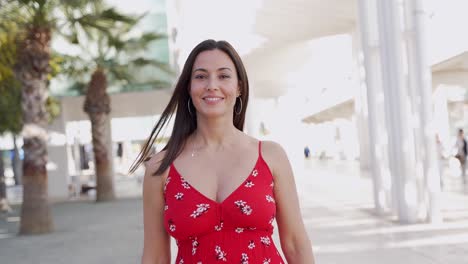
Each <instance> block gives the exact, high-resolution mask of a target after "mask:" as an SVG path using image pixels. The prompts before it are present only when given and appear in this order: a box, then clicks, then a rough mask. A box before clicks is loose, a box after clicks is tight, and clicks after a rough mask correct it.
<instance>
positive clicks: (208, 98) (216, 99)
mask: <svg viewBox="0 0 468 264" xmlns="http://www.w3.org/2000/svg"><path fill="white" fill-rule="evenodd" d="M205 100H207V101H212V102H214V101H219V100H221V98H212V97H207V98H205Z"/></svg>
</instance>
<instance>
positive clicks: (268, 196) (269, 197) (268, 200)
mask: <svg viewBox="0 0 468 264" xmlns="http://www.w3.org/2000/svg"><path fill="white" fill-rule="evenodd" d="M265 198H266V200H267V202H269V203H275V198H273V197H272V196H271V195H268V194H267V195H265Z"/></svg>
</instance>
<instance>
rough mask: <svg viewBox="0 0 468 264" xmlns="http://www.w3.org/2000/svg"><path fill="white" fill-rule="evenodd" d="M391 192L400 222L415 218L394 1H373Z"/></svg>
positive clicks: (406, 104) (411, 155)
mask: <svg viewBox="0 0 468 264" xmlns="http://www.w3.org/2000/svg"><path fill="white" fill-rule="evenodd" d="M377 9H378V22H379V43H380V48H381V49H380V53H381V60H382V79H383V88H384V96H385V100H384V105H385V116H386V121H387V131H388V140H389V145H388V146H389V147H388V149H389V161H390V171H391V174H392V195H393V197H394V199H393V200H394V201H395V202H396V208H397V214H398V219H399V221H400V222H401V223H415V222H417V221H418V209H419V201H418V196H419V194H418V188H417V178H416V176H415V174H416V171H415V168H414V164H415V156H414V136H413V133H412V132H413V131H412V128H411V123H410V122H411V120H409V118H408V117H409V116H410V115H409V114H410V111H409V110H410V98H408V94H407V87H406V85H405V80H404V76H403V59H402V52H403V47H402V44H403V40H402V35H401V28H400V15H399V6H398V1H397V0H379V1H377Z"/></svg>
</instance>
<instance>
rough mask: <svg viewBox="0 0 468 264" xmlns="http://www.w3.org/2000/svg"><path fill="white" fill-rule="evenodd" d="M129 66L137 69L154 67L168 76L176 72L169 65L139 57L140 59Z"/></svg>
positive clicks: (131, 62) (132, 61) (134, 60)
mask: <svg viewBox="0 0 468 264" xmlns="http://www.w3.org/2000/svg"><path fill="white" fill-rule="evenodd" d="M128 64H129V65H130V66H134V67H136V68H139V67H145V66H153V67H155V68H157V69H159V70H162V71H163V72H165V73H167V74H170V75H172V74H174V71H173V70H172V68H171V67H170V66H169V65H168V64H167V63H164V62H161V61H158V60H155V59H148V58H143V57H139V58H136V59H133V60H131V61H130V62H129V63H128Z"/></svg>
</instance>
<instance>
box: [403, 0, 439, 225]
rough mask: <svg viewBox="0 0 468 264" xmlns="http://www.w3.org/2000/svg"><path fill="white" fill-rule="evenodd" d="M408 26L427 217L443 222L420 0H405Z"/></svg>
mask: <svg viewBox="0 0 468 264" xmlns="http://www.w3.org/2000/svg"><path fill="white" fill-rule="evenodd" d="M405 14H406V16H405V18H406V19H405V28H406V32H405V33H406V41H407V49H408V66H409V67H408V70H409V75H408V76H409V78H410V85H412V86H413V87H411V89H410V90H413V91H414V94H415V99H416V102H415V105H414V107H415V109H416V111H415V112H416V113H417V117H418V119H419V125H420V127H418V132H419V133H418V134H417V137H419V142H420V144H418V145H417V147H418V148H419V149H420V151H419V153H420V160H421V162H422V171H423V175H424V179H423V181H422V182H423V192H422V193H423V194H424V198H425V199H424V200H426V203H427V209H428V211H427V220H428V221H430V222H440V221H441V220H442V216H441V214H440V174H439V169H438V162H437V154H436V146H435V127H434V119H433V101H432V76H431V74H432V73H431V68H430V64H429V61H428V54H427V44H428V42H427V36H426V31H425V25H426V24H427V19H428V14H427V13H426V10H425V9H424V6H423V1H421V0H406V1H405Z"/></svg>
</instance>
